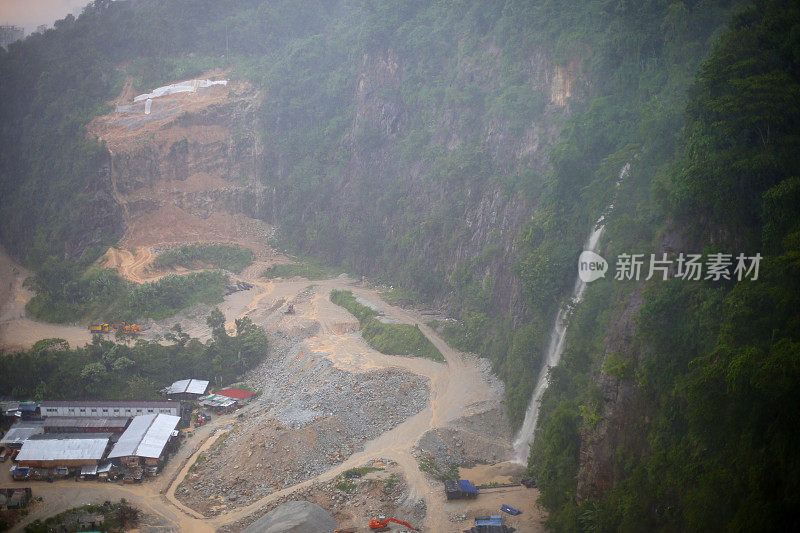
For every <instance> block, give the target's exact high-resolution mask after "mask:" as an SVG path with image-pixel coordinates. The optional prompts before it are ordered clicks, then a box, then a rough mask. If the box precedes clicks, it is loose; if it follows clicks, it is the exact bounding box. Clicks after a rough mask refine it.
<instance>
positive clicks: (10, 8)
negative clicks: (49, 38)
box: [0, 0, 89, 33]
mask: <svg viewBox="0 0 800 533" xmlns="http://www.w3.org/2000/svg"><path fill="white" fill-rule="evenodd" d="M88 3H89V0H0V24H15V25H17V26H23V27H24V28H25V31H26V33H30V32H32V31H33V30H35V29H36V27H37V26H38V25H39V24H47V25H48V26H51V27H52V26H53V22H55V21H56V20H58V19H63V18H64V17H65V16H67V15H68V14H69V13H72V11H73V10H74V9H76V8H77V9H80V8H82V7H83V6H85V5H86V4H88Z"/></svg>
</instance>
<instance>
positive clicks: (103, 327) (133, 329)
mask: <svg viewBox="0 0 800 533" xmlns="http://www.w3.org/2000/svg"><path fill="white" fill-rule="evenodd" d="M89 331H91V332H92V333H111V332H112V331H113V332H115V333H116V332H122V333H129V334H131V335H138V334H140V333H141V332H142V326H139V325H138V324H126V323H125V322H109V323H105V322H103V323H101V324H90V325H89Z"/></svg>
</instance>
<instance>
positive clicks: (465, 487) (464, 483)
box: [458, 479, 478, 494]
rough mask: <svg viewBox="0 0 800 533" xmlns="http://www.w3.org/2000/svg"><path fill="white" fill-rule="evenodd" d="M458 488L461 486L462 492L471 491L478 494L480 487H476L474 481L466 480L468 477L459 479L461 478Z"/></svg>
mask: <svg viewBox="0 0 800 533" xmlns="http://www.w3.org/2000/svg"><path fill="white" fill-rule="evenodd" d="M458 488H459V489H460V490H461V491H462V492H469V493H474V494H477V493H478V489H476V488H475V487H473V486H472V483H470V482H469V481H468V480H466V479H459V480H458Z"/></svg>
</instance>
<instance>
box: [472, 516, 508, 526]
mask: <svg viewBox="0 0 800 533" xmlns="http://www.w3.org/2000/svg"><path fill="white" fill-rule="evenodd" d="M502 525H503V519H502V517H501V516H500V515H499V514H493V515H491V516H476V517H475V526H502Z"/></svg>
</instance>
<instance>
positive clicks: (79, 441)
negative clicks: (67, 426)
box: [17, 433, 111, 468]
mask: <svg viewBox="0 0 800 533" xmlns="http://www.w3.org/2000/svg"><path fill="white" fill-rule="evenodd" d="M110 436H111V435H110V434H108V433H95V434H86V433H77V434H76V433H60V434H55V435H32V436H31V437H30V438H28V439H27V440H26V441H25V442H24V443H23V444H22V449H21V450H20V451H19V455H17V462H18V463H19V466H22V467H26V466H27V467H35V468H51V467H82V466H97V464H98V463H99V462H100V460H101V459H102V458H103V455H105V453H106V448H107V447H108V439H109V437H110Z"/></svg>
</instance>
